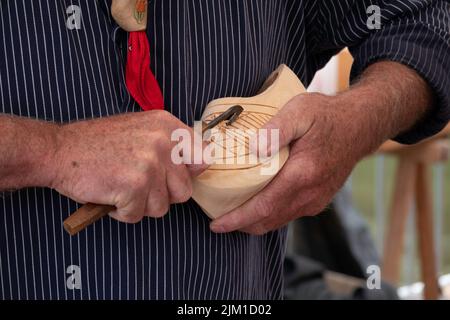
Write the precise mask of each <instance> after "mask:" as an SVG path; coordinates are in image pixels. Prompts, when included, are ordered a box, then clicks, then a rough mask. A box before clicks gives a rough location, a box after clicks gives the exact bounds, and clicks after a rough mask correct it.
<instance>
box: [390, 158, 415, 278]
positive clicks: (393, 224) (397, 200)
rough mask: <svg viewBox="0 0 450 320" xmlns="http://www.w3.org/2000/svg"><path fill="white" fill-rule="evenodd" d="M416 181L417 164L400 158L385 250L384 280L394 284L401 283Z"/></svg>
mask: <svg viewBox="0 0 450 320" xmlns="http://www.w3.org/2000/svg"><path fill="white" fill-rule="evenodd" d="M415 180H416V162H414V161H411V160H410V159H408V158H407V157H399V163H398V167H397V174H396V178H395V186H394V194H393V198H392V204H391V209H390V213H389V224H388V231H387V234H386V237H385V243H384V250H383V251H384V256H383V278H384V279H385V280H386V281H389V282H391V283H392V284H397V283H398V281H399V271H400V262H401V257H402V252H403V242H404V235H405V227H406V222H407V218H408V214H409V212H410V211H411V205H412V203H413V198H414V191H415V190H414V186H415Z"/></svg>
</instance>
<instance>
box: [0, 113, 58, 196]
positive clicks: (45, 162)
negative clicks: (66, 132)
mask: <svg viewBox="0 0 450 320" xmlns="http://www.w3.org/2000/svg"><path fill="white" fill-rule="evenodd" d="M57 128H58V126H57V125H55V124H52V123H48V122H44V121H38V120H31V119H26V118H20V117H14V116H5V115H2V116H0V190H2V191H4V190H11V189H20V188H25V187H31V186H42V187H44V186H49V184H50V181H51V179H52V177H51V171H50V170H49V168H50V167H51V165H50V163H51V161H50V160H51V158H52V155H53V153H54V150H55V148H56V143H55V139H56V132H57Z"/></svg>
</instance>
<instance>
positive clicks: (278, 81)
mask: <svg viewBox="0 0 450 320" xmlns="http://www.w3.org/2000/svg"><path fill="white" fill-rule="evenodd" d="M304 92H305V87H304V86H303V84H302V83H301V82H300V80H299V79H298V77H297V76H296V75H295V74H294V73H293V72H292V71H291V70H290V69H289V68H288V67H287V66H286V65H281V66H280V67H278V69H277V70H276V71H274V72H273V73H272V74H271V75H270V76H269V78H268V79H267V80H266V82H265V83H264V84H263V86H262V88H261V89H260V93H259V94H258V95H256V96H254V97H250V98H222V99H217V100H214V101H211V102H210V103H209V104H208V105H207V107H206V109H205V112H204V113H203V116H202V121H203V122H204V123H206V124H207V123H209V122H210V121H212V120H213V119H214V118H216V117H218V116H220V115H221V114H222V113H224V112H225V111H227V110H228V109H229V108H230V107H232V106H235V105H240V106H242V107H243V109H244V110H243V112H242V113H241V114H240V115H239V117H238V118H237V119H236V121H235V122H233V124H232V125H227V124H226V123H225V122H222V123H220V124H219V125H218V127H217V130H219V131H221V132H223V136H224V137H225V139H220V140H219V141H217V139H216V140H214V141H212V142H211V143H213V144H215V147H216V148H218V149H223V150H222V152H221V153H220V160H224V161H222V163H219V164H217V163H213V165H211V166H210V167H209V168H208V169H207V170H206V171H205V172H203V173H202V174H201V175H200V176H198V177H197V178H196V179H194V182H193V188H194V191H193V196H192V198H193V199H194V200H195V201H196V202H197V203H198V204H199V205H200V206H201V207H202V209H203V210H204V211H205V212H206V214H207V215H208V216H209V217H211V218H213V219H215V218H218V217H220V216H222V215H224V214H226V213H228V212H230V211H232V210H233V209H235V208H237V207H239V206H240V205H242V204H243V203H245V202H246V201H247V200H249V199H250V198H252V197H253V196H254V195H256V194H257V193H258V192H260V191H261V190H262V189H263V188H264V187H265V186H266V185H267V184H268V183H269V182H270V181H271V180H272V179H273V178H274V177H275V176H276V174H277V173H278V172H279V170H280V169H281V168H282V167H283V165H284V163H285V162H286V160H287V158H288V156H289V149H288V147H286V148H284V149H282V150H280V152H279V154H278V155H276V156H275V157H273V158H272V159H270V160H265V161H264V162H256V163H255V162H254V161H253V162H252V161H250V156H249V143H248V142H249V140H248V136H246V137H243V136H242V135H240V134H239V133H238V134H234V133H233V131H232V133H231V134H228V133H227V132H228V131H229V130H230V129H235V130H243V131H245V132H248V130H252V129H253V130H256V129H259V128H261V127H262V126H263V125H264V124H265V123H266V122H268V121H269V120H270V119H271V118H272V117H273V116H274V115H275V114H276V113H277V112H278V111H279V110H280V109H281V108H282V107H283V106H284V105H285V104H286V103H287V102H288V101H289V100H291V99H292V98H293V97H295V96H296V95H299V94H301V93H304ZM227 130H228V131H227ZM226 139H234V142H235V143H234V144H233V143H231V144H227V143H226ZM230 148H232V150H230ZM229 157H232V158H233V159H229ZM274 159H278V162H275V165H276V166H277V167H276V168H275V169H274V170H268V168H267V167H268V166H271V165H272V166H273V165H274ZM214 160H218V159H217V158H215V159H214ZM230 160H231V161H230ZM223 162H225V163H223ZM264 168H266V170H265V172H264Z"/></svg>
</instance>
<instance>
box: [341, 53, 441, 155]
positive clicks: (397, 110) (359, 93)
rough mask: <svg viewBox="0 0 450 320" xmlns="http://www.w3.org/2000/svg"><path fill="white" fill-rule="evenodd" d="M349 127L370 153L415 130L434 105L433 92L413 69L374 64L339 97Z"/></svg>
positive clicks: (380, 63) (391, 64)
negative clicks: (401, 134) (400, 135)
mask: <svg viewBox="0 0 450 320" xmlns="http://www.w3.org/2000/svg"><path fill="white" fill-rule="evenodd" d="M336 100H337V103H338V105H341V106H343V108H341V109H342V112H346V113H348V114H347V115H346V116H345V118H346V119H347V120H346V121H350V122H351V125H349V128H351V129H353V130H355V132H358V134H357V135H356V136H358V139H359V140H360V141H355V142H363V143H358V145H360V146H363V150H361V152H362V153H364V154H367V153H370V152H372V151H374V150H375V149H377V148H378V146H379V145H380V144H382V143H383V142H384V141H386V140H387V139H390V138H394V137H395V136H397V135H398V134H400V133H402V132H405V131H406V130H408V129H411V128H413V127H414V125H415V124H417V123H418V122H419V121H420V120H421V119H423V118H424V117H425V116H426V113H427V112H428V111H430V109H431V106H432V105H433V92H432V90H431V88H430V87H429V86H428V84H427V83H426V82H425V81H424V80H423V79H422V78H421V77H420V75H418V74H417V73H416V72H415V71H414V70H412V69H410V68H408V67H406V66H404V65H401V64H399V63H396V62H379V63H375V64H373V65H371V66H370V67H369V68H367V69H366V71H365V72H364V73H363V74H362V75H361V77H360V79H359V81H358V82H357V83H356V84H355V85H353V86H352V87H351V88H350V89H349V90H347V91H346V92H343V93H341V94H338V95H337V96H336Z"/></svg>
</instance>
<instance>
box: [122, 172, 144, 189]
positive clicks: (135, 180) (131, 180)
mask: <svg viewBox="0 0 450 320" xmlns="http://www.w3.org/2000/svg"><path fill="white" fill-rule="evenodd" d="M126 184H127V185H128V187H129V188H130V189H131V190H136V191H137V192H140V191H142V190H143V189H145V187H146V185H147V181H146V178H145V176H144V175H139V174H135V175H130V176H129V177H128V180H127V183H126Z"/></svg>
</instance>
